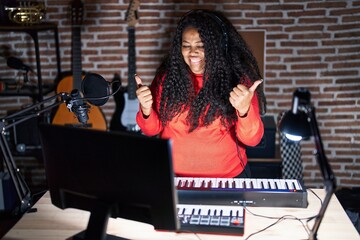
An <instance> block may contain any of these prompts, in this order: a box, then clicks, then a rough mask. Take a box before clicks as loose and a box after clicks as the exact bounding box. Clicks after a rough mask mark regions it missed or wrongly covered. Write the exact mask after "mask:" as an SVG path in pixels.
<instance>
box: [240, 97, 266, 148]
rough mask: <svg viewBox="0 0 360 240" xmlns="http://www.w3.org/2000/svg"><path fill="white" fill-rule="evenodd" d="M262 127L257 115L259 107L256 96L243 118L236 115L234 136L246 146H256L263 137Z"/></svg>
mask: <svg viewBox="0 0 360 240" xmlns="http://www.w3.org/2000/svg"><path fill="white" fill-rule="evenodd" d="M263 134H264V125H263V122H262V120H261V118H260V114H259V105H258V99H257V96H256V94H254V96H253V99H252V100H251V106H250V108H249V111H248V113H247V115H246V116H245V117H240V116H239V115H238V122H237V123H236V136H237V137H238V139H239V140H240V141H241V142H242V143H243V144H245V145H247V146H251V147H253V146H256V145H257V144H258V143H259V142H260V141H261V138H262V137H263Z"/></svg>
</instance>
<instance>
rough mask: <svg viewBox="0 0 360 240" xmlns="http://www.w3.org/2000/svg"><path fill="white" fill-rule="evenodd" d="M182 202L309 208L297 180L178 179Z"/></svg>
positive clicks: (304, 192) (176, 182)
mask: <svg viewBox="0 0 360 240" xmlns="http://www.w3.org/2000/svg"><path fill="white" fill-rule="evenodd" d="M175 186H176V188H177V192H178V196H179V203H184V204H213V205H230V206H234V205H240V206H243V205H244V206H245V205H246V206H251V207H297V208H306V207H307V205H308V202H307V191H306V189H305V187H304V186H303V184H302V182H300V181H299V180H296V179H262V178H185V177H176V178H175Z"/></svg>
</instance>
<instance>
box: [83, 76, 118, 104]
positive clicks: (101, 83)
mask: <svg viewBox="0 0 360 240" xmlns="http://www.w3.org/2000/svg"><path fill="white" fill-rule="evenodd" d="M81 91H82V93H83V94H84V98H85V99H86V100H87V101H88V102H90V103H91V104H93V105H95V106H102V105H104V104H105V103H106V102H107V101H108V99H109V96H111V95H110V89H109V82H108V81H106V80H105V79H104V78H103V77H102V76H101V75H99V74H97V73H87V74H86V75H85V77H84V79H83V80H82V82H81Z"/></svg>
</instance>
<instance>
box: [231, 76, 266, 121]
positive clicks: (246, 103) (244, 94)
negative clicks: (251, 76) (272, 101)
mask: <svg viewBox="0 0 360 240" xmlns="http://www.w3.org/2000/svg"><path fill="white" fill-rule="evenodd" d="M262 82H263V80H262V79H260V80H256V81H255V82H254V84H253V85H252V86H251V87H250V88H247V87H246V86H244V85H242V84H238V85H237V86H236V87H234V88H233V90H232V91H231V92H230V97H229V101H230V103H231V105H232V106H233V107H234V108H235V109H236V110H237V111H238V113H239V115H240V116H245V115H246V113H247V112H248V111H249V108H250V104H251V99H252V97H253V96H254V93H255V90H256V88H257V87H258V86H259V85H260V84H261V83H262Z"/></svg>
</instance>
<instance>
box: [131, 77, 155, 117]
mask: <svg viewBox="0 0 360 240" xmlns="http://www.w3.org/2000/svg"><path fill="white" fill-rule="evenodd" d="M135 81H136V84H137V85H138V89H137V90H136V96H137V98H138V100H139V103H140V109H141V112H142V114H143V115H144V116H145V117H148V116H149V115H150V113H151V109H152V108H151V107H152V104H153V96H152V94H151V91H150V88H149V87H148V86H145V85H143V84H142V80H141V78H140V77H139V76H137V75H135Z"/></svg>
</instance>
